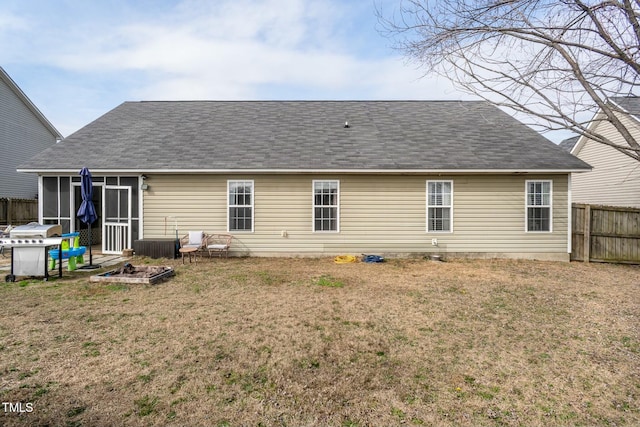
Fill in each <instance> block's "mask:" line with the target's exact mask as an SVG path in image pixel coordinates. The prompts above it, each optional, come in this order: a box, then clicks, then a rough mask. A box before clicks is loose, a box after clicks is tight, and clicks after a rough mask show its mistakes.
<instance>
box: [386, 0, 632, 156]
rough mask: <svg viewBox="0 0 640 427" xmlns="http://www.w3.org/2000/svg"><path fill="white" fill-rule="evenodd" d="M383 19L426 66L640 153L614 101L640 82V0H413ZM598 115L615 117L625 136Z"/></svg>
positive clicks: (530, 114) (544, 122)
mask: <svg viewBox="0 0 640 427" xmlns="http://www.w3.org/2000/svg"><path fill="white" fill-rule="evenodd" d="M378 19H379V21H380V22H381V23H382V26H383V29H384V31H385V32H387V33H388V35H389V36H391V37H393V38H394V39H395V40H396V43H397V47H399V48H400V49H401V50H402V51H403V52H404V53H405V54H406V55H407V57H408V58H410V59H412V60H415V61H417V62H418V63H419V64H420V65H421V66H422V67H423V69H424V70H425V73H436V74H439V75H442V76H445V77H447V78H449V79H450V80H452V81H453V82H454V83H456V84H457V85H458V86H459V87H461V88H462V89H464V90H466V91H467V92H469V93H472V94H474V95H477V96H480V97H481V98H483V99H485V100H487V101H489V102H492V103H493V104H496V105H498V106H501V107H507V108H508V109H511V110H513V111H515V112H516V114H517V115H519V116H523V115H524V117H527V118H528V120H527V122H528V124H530V125H532V126H534V127H537V128H538V129H541V130H543V131H549V130H559V129H570V130H572V131H574V132H576V133H578V134H581V135H585V136H587V137H589V138H591V139H593V140H594V141H597V142H599V143H602V144H606V145H610V146H612V147H614V148H616V149H617V150H619V151H621V152H623V153H624V154H626V155H628V156H630V157H632V158H634V159H635V160H638V161H640V144H639V141H637V140H636V139H634V137H633V135H632V134H631V132H630V131H629V129H628V128H627V127H626V126H625V124H624V121H623V120H621V119H620V117H621V116H620V114H616V113H619V112H620V107H619V105H617V104H616V103H615V102H611V101H612V100H613V99H614V98H616V97H626V96H631V95H633V92H634V90H637V89H638V88H639V86H638V85H639V81H638V77H639V75H640V63H639V58H640V0H598V1H589V0H404V1H401V2H400V5H399V8H398V9H397V10H396V11H394V13H393V14H391V15H385V14H384V11H382V10H381V9H378ZM598 111H600V112H601V114H600V115H598V116H596V112H598ZM593 120H596V121H598V120H605V121H608V122H610V123H611V124H612V125H613V126H614V127H615V128H616V129H617V130H618V132H620V134H621V135H622V136H623V138H624V141H625V143H616V142H614V141H612V140H611V138H609V137H607V136H606V135H602V134H600V133H597V132H596V130H597V129H594V128H595V127H594V126H588V125H589V122H592V121H593Z"/></svg>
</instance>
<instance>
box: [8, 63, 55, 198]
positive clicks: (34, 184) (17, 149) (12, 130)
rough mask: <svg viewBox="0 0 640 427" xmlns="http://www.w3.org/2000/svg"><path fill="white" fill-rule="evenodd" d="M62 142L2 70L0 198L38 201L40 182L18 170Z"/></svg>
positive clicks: (53, 129) (51, 126) (44, 118)
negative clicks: (28, 160) (35, 156)
mask: <svg viewBox="0 0 640 427" xmlns="http://www.w3.org/2000/svg"><path fill="white" fill-rule="evenodd" d="M61 138H62V135H61V134H60V132H58V131H57V130H56V128H55V127H53V125H52V124H51V123H50V122H49V121H48V120H47V118H46V117H45V116H44V115H42V113H41V112H40V110H38V108H36V106H35V105H34V104H33V103H32V102H31V101H30V100H29V98H27V95H25V94H24V92H22V90H20V88H19V87H18V85H17V84H16V83H15V82H14V81H13V80H12V79H11V77H9V75H8V74H7V73H6V72H5V71H4V70H3V69H2V67H0V198H22V199H33V198H35V197H36V195H37V194H38V178H37V177H36V176H34V175H32V174H25V173H18V172H16V168H17V167H18V165H19V164H20V163H23V162H24V161H26V160H27V159H29V158H31V157H33V156H34V155H36V154H37V153H39V152H41V151H42V150H44V149H45V148H48V147H50V146H52V145H55V143H56V141H57V140H59V139H61Z"/></svg>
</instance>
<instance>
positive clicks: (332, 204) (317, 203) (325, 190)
mask: <svg viewBox="0 0 640 427" xmlns="http://www.w3.org/2000/svg"><path fill="white" fill-rule="evenodd" d="M339 199H340V181H327V180H314V181H313V231H339V230H340V224H339V210H340V209H339V207H340V200H339Z"/></svg>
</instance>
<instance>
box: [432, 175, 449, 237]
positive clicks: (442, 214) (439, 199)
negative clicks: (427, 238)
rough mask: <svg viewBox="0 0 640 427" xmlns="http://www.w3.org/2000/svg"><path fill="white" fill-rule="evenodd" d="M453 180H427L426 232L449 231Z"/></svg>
mask: <svg viewBox="0 0 640 427" xmlns="http://www.w3.org/2000/svg"><path fill="white" fill-rule="evenodd" d="M452 228H453V181H427V232H451V231H452Z"/></svg>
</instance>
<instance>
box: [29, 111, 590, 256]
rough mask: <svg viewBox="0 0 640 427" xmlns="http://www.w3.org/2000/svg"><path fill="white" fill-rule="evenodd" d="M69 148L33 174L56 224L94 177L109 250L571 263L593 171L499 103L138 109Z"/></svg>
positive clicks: (68, 220) (45, 216) (66, 144)
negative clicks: (574, 193) (586, 175)
mask: <svg viewBox="0 0 640 427" xmlns="http://www.w3.org/2000/svg"><path fill="white" fill-rule="evenodd" d="M58 145H59V146H58V147H55V149H53V150H47V152H44V153H42V154H41V155H39V156H36V157H35V158H33V159H31V160H30V161H29V162H27V163H25V164H24V165H23V166H22V167H21V169H22V170H24V171H28V172H36V173H38V174H39V176H40V180H41V183H42V185H41V190H42V198H41V200H42V220H43V221H44V222H59V223H61V224H63V228H65V227H66V228H68V229H70V230H72V229H74V228H77V227H79V224H78V222H77V220H76V219H75V218H74V212H75V210H77V206H78V205H79V197H78V195H79V188H78V187H79V176H78V175H77V174H78V172H79V170H80V168H81V167H83V166H87V167H89V168H90V169H91V170H92V173H93V175H94V178H95V180H94V181H95V182H94V185H95V186H96V188H95V190H96V191H94V194H95V196H94V197H95V198H96V200H95V201H96V203H97V205H98V206H97V207H98V211H99V213H100V217H101V218H100V220H99V221H100V224H101V226H100V227H95V228H98V229H99V230H100V234H101V235H100V236H98V238H99V239H100V240H102V242H103V249H105V250H107V251H110V250H113V251H121V250H122V249H123V248H124V247H113V246H112V242H111V241H112V240H115V239H114V237H112V236H113V235H114V233H115V234H116V235H119V236H120V240H123V241H124V243H123V245H124V246H126V247H131V245H132V241H133V240H137V239H155V238H171V237H173V236H174V235H175V233H176V228H177V229H178V234H181V235H182V234H184V233H186V232H187V231H189V230H204V231H205V232H208V233H216V232H229V233H231V234H232V235H233V236H234V239H233V243H232V254H235V255H252V256H310V255H335V254H342V253H355V254H359V253H377V254H393V255H409V254H428V253H438V254H444V255H460V256H481V257H518V258H537V259H555V260H568V259H569V256H568V253H569V252H570V241H571V239H570V227H571V224H570V221H569V218H570V215H569V212H570V208H569V206H570V203H571V173H572V172H580V171H585V170H588V169H589V166H588V165H587V164H585V163H584V162H582V161H580V160H578V159H576V158H575V157H573V156H571V155H569V154H568V153H565V152H563V151H562V150H560V149H559V148H558V147H556V146H555V145H554V144H552V143H551V142H549V141H547V140H546V139H544V138H543V137H541V136H540V135H538V134H537V133H536V132H534V131H532V130H531V129H529V128H527V127H525V126H524V125H522V124H520V123H519V122H517V121H516V120H515V119H513V118H511V117H510V116H508V115H507V114H505V113H503V112H502V111H500V110H498V109H496V108H494V107H492V106H490V105H489V104H487V103H484V102H458V101H455V102H445V101H441V102H433V101H307V102H304V101H262V102H260V101H256V102H251V101H243V102H215V101H212V102H207V101H202V102H164V103H162V102H146V103H145V102H143V103H125V104H122V105H121V106H119V107H117V108H116V109H115V110H112V111H111V112H109V113H107V114H106V115H105V116H103V117H101V118H100V119H98V120H96V121H95V122H93V123H91V124H90V125H88V126H86V127H85V128H83V129H81V130H80V131H78V132H77V133H76V134H74V135H71V136H70V137H69V138H67V139H66V140H65V141H63V142H62V143H60V144H58ZM78 150H79V151H78ZM45 159H49V160H51V159H56V163H50V162H45ZM113 230H117V231H115V232H114V231H113ZM93 241H96V240H95V238H94V239H93Z"/></svg>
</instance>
